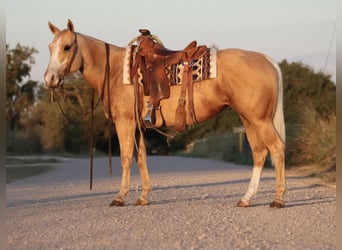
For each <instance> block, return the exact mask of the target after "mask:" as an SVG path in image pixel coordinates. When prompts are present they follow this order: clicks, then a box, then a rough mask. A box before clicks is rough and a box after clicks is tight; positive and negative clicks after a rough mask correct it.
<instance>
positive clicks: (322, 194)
mask: <svg viewBox="0 0 342 250" xmlns="http://www.w3.org/2000/svg"><path fill="white" fill-rule="evenodd" d="M107 162H108V159H107V158H96V159H95V162H94V166H95V173H94V183H93V190H92V191H90V190H89V170H88V166H89V160H88V159H87V158H85V159H66V161H65V162H63V163H54V165H55V166H56V167H55V168H54V169H53V170H51V171H49V172H46V173H44V174H41V175H38V176H34V177H30V178H26V179H22V180H18V181H15V182H12V183H9V184H8V185H7V191H6V194H7V228H6V231H7V237H8V249H258V248H259V249H335V248H336V189H335V188H332V187H328V186H324V185H320V184H319V180H317V179H313V178H308V177H302V176H293V175H288V176H287V187H288V191H287V193H286V195H285V201H286V208H284V209H271V208H269V204H270V202H271V201H272V200H273V197H274V190H275V189H274V188H275V179H274V170H273V169H265V170H264V172H263V176H262V180H261V184H260V189H259V192H258V195H257V196H256V197H255V198H254V199H253V200H252V205H253V206H252V207H249V208H239V207H235V205H236V203H237V202H238V200H239V198H240V197H241V196H242V195H243V194H244V192H245V191H246V189H247V186H248V182H249V178H250V175H251V167H248V166H241V165H234V164H231V163H225V162H220V161H214V160H208V159H194V158H181V157H159V156H158V157H157V156H154V157H149V158H148V162H149V170H150V174H151V180H152V184H153V190H152V192H151V195H150V202H151V204H150V205H148V206H142V207H135V206H134V202H135V201H136V199H137V198H138V197H139V194H140V189H141V187H140V177H139V174H138V171H137V166H136V165H135V164H134V165H133V167H132V179H131V183H132V185H131V187H132V188H131V193H130V194H129V195H128V196H127V198H126V205H125V206H124V207H112V208H110V207H108V205H109V203H110V202H111V200H112V198H113V197H114V195H115V194H116V192H117V191H118V190H119V185H120V173H121V170H120V165H119V162H120V160H119V158H114V159H113V167H114V170H113V177H109V176H108V164H107Z"/></svg>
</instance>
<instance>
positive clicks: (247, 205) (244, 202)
mask: <svg viewBox="0 0 342 250" xmlns="http://www.w3.org/2000/svg"><path fill="white" fill-rule="evenodd" d="M236 206H237V207H250V206H251V203H250V202H247V201H244V200H240V201H239V202H238V204H236Z"/></svg>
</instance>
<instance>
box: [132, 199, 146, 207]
mask: <svg viewBox="0 0 342 250" xmlns="http://www.w3.org/2000/svg"><path fill="white" fill-rule="evenodd" d="M134 205H135V206H144V205H148V201H147V200H146V199H143V198H139V199H138V200H137V201H136V202H135V204H134Z"/></svg>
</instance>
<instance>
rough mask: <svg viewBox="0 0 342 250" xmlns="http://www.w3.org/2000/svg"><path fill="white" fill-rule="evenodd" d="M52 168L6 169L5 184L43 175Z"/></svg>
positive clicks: (40, 166)
mask: <svg viewBox="0 0 342 250" xmlns="http://www.w3.org/2000/svg"><path fill="white" fill-rule="evenodd" d="M53 168H54V167H53V166H51V165H39V166H25V165H22V166H16V167H6V183H10V182H13V181H16V180H20V179H24V178H27V177H30V176H34V175H39V174H43V173H45V172H47V171H49V170H51V169H53Z"/></svg>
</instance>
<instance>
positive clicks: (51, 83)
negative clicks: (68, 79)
mask: <svg viewBox="0 0 342 250" xmlns="http://www.w3.org/2000/svg"><path fill="white" fill-rule="evenodd" d="M44 80H45V85H46V87H48V88H58V87H60V86H62V85H63V82H64V81H63V80H64V79H63V77H60V76H57V75H56V74H51V73H48V72H46V73H45V75H44Z"/></svg>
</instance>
